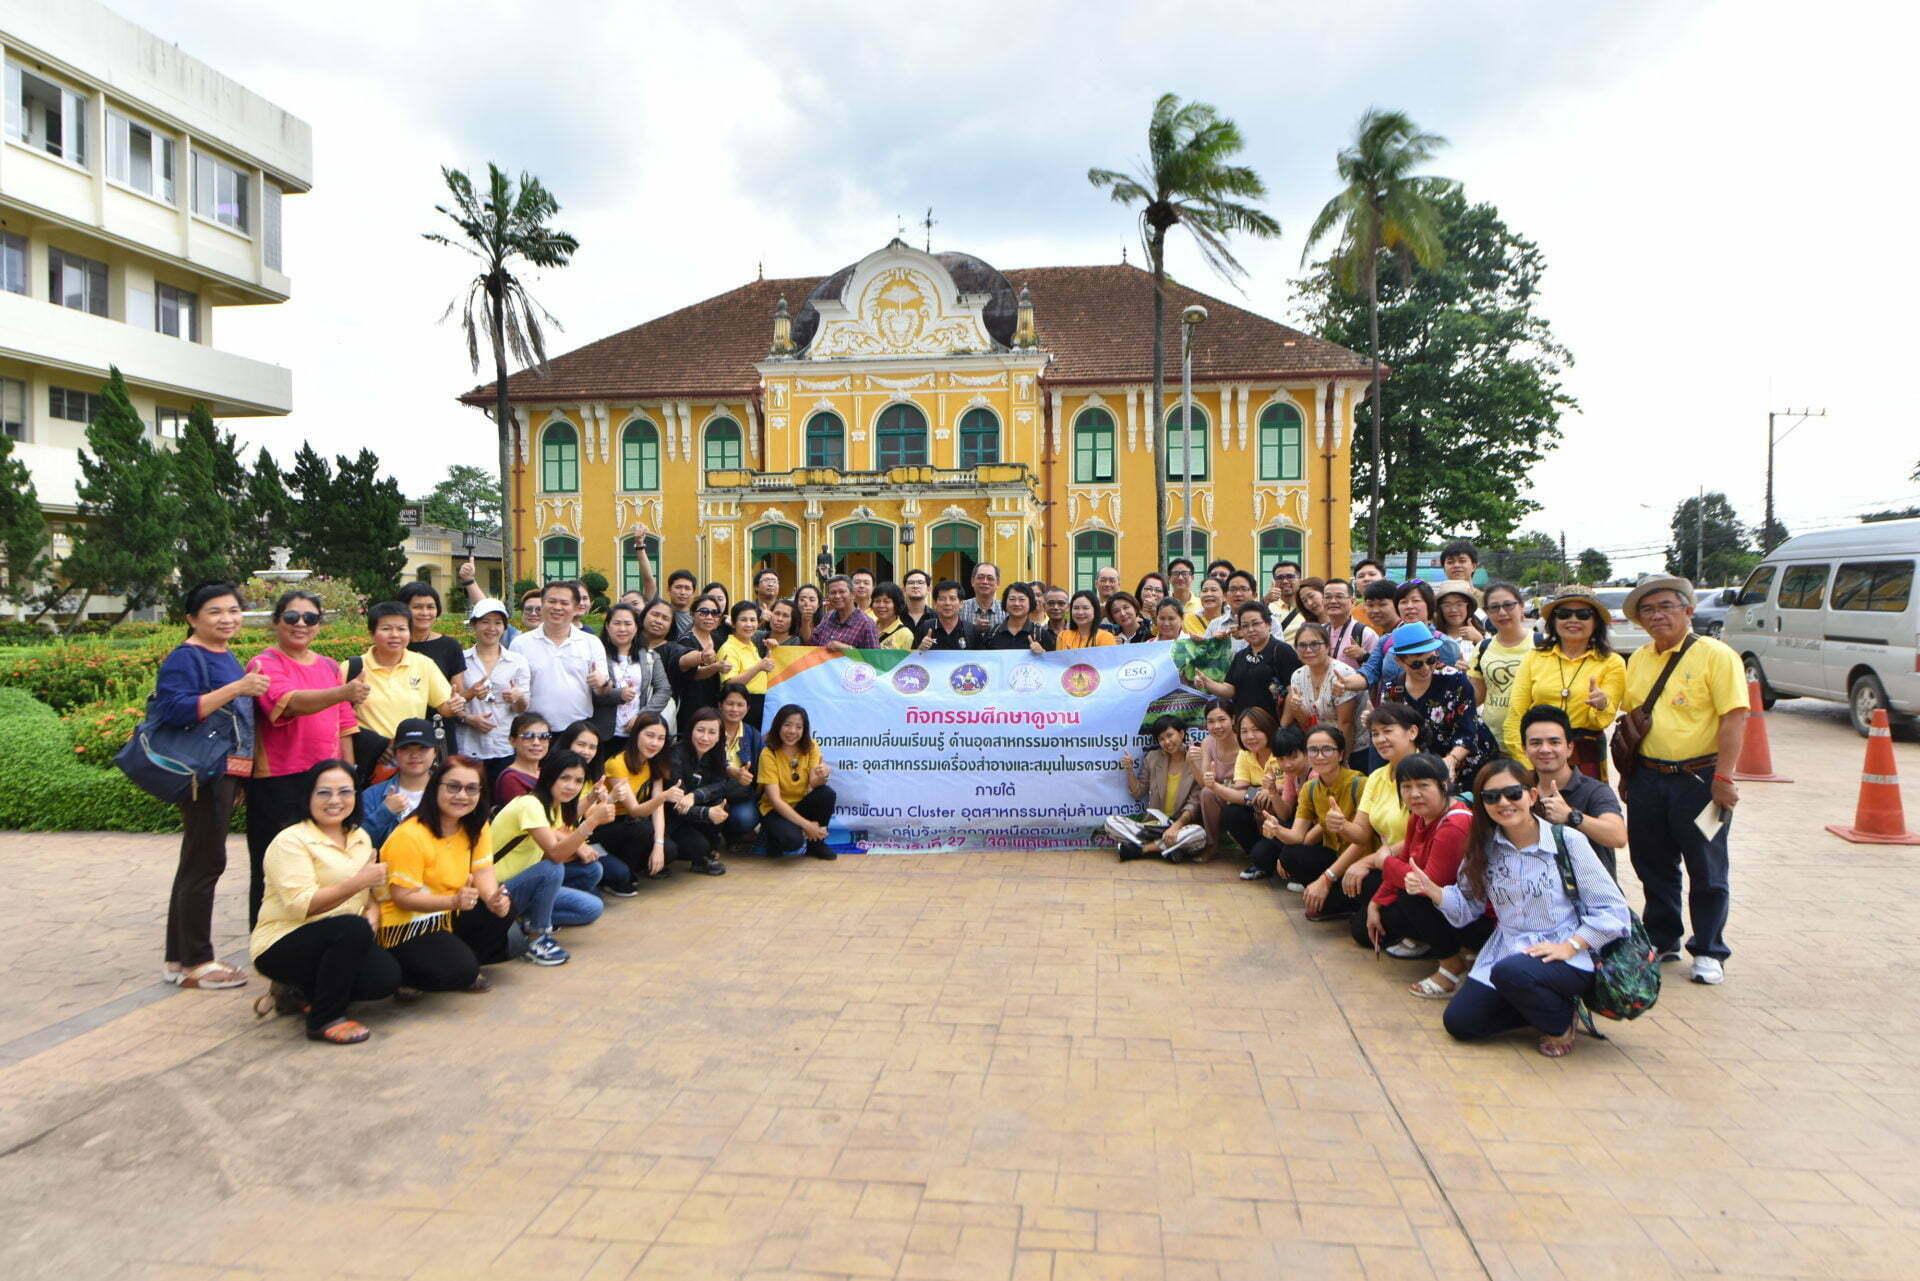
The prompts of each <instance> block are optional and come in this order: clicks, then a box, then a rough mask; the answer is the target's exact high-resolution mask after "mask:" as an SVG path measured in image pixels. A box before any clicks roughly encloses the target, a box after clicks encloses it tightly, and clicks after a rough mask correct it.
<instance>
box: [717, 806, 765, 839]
mask: <svg viewBox="0 0 1920 1281" xmlns="http://www.w3.org/2000/svg"><path fill="white" fill-rule="evenodd" d="M758 826H760V802H759V801H757V800H745V801H733V802H730V803H729V804H728V805H727V823H726V826H725V827H724V828H723V829H722V830H723V831H725V832H726V834H727V838H728V839H729V840H738V839H740V838H741V837H742V836H747V835H750V834H751V833H752V832H753V829H754V828H756V827H758Z"/></svg>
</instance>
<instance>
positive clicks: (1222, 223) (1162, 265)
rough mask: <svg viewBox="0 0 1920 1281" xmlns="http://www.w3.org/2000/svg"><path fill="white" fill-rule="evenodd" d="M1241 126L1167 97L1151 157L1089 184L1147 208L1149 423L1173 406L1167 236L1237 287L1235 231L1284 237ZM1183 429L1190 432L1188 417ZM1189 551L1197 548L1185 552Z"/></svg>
mask: <svg viewBox="0 0 1920 1281" xmlns="http://www.w3.org/2000/svg"><path fill="white" fill-rule="evenodd" d="M1243 145H1244V144H1243V140H1242V138H1241V137H1240V127H1239V126H1238V125H1236V124H1234V123H1233V121H1231V120H1227V119H1223V118H1222V117H1221V116H1220V114H1219V113H1218V112H1216V111H1215V110H1214V109H1213V108H1212V107H1211V106H1209V105H1207V104H1206V103H1204V102H1188V103H1182V102H1181V101H1180V99H1179V97H1178V96H1177V95H1175V94H1171V93H1164V94H1161V95H1160V99H1159V101H1158V102H1155V103H1154V104H1153V118H1152V119H1151V120H1150V121H1148V122H1147V159H1146V163H1145V164H1144V165H1142V166H1141V167H1140V168H1139V170H1138V171H1136V172H1135V173H1132V174H1124V173H1120V172H1118V171H1116V170H1113V169H1089V170H1087V181H1088V182H1090V183H1092V184H1093V185H1094V186H1096V187H1104V188H1106V189H1107V191H1108V192H1109V193H1110V194H1111V195H1112V196H1113V200H1114V203H1115V204H1122V205H1133V204H1137V205H1139V206H1140V243H1141V245H1142V247H1143V248H1144V249H1145V250H1146V254H1147V262H1148V264H1149V265H1150V266H1151V267H1152V269H1153V402H1152V407H1151V408H1150V409H1149V410H1148V413H1149V414H1150V415H1151V417H1150V418H1149V420H1148V421H1150V422H1154V423H1158V422H1159V420H1160V418H1161V408H1162V406H1163V405H1164V403H1165V399H1164V398H1165V388H1166V347H1167V326H1166V313H1167V293H1166V285H1167V257H1166V249H1167V232H1168V231H1169V230H1171V229H1172V228H1174V227H1176V226H1184V227H1186V229H1187V230H1188V231H1189V232H1191V233H1192V235H1193V238H1194V241H1195V242H1196V243H1197V244H1198V245H1199V246H1200V256H1201V257H1202V258H1204V259H1205V260H1206V263H1207V265H1208V266H1209V267H1211V268H1213V270H1214V271H1215V272H1216V273H1217V274H1218V275H1219V276H1220V277H1221V279H1223V280H1226V281H1228V282H1229V283H1237V282H1238V281H1239V280H1241V279H1244V278H1245V276H1246V274H1247V271H1246V268H1244V267H1242V266H1241V265H1240V262H1239V260H1238V259H1236V258H1235V257H1234V256H1233V253H1232V251H1231V250H1229V249H1228V248H1227V237H1228V236H1229V235H1230V234H1232V233H1234V232H1237V231H1238V232H1245V233H1247V234H1248V235H1252V236H1258V237H1261V238H1263V239H1265V238H1271V237H1273V236H1277V235H1279V234H1280V224H1279V223H1278V222H1277V221H1275V220H1274V219H1273V218H1272V217H1270V216H1268V215H1267V214H1266V213H1265V212H1263V211H1261V210H1259V209H1255V208H1254V207H1253V206H1251V205H1249V204H1244V203H1241V202H1243V201H1247V200H1259V199H1263V198H1264V197H1265V196H1266V194H1267V184H1266V183H1264V182H1262V181H1261V180H1260V175H1259V174H1257V173H1255V172H1254V171H1253V170H1251V169H1249V168H1247V167H1246V166H1245V165H1234V164H1228V163H1227V160H1228V158H1229V157H1231V156H1233V155H1235V154H1237V153H1238V152H1239V151H1240V149H1241V147H1242V146H1243ZM1181 428H1182V430H1187V424H1186V422H1185V419H1184V417H1183V418H1182V422H1181ZM1153 479H1154V530H1155V534H1154V537H1155V540H1156V545H1155V547H1154V551H1153V555H1154V563H1155V564H1159V563H1161V562H1162V561H1164V560H1166V559H1167V557H1166V554H1165V538H1166V529H1167V475H1166V448H1165V445H1164V443H1163V444H1162V446H1161V448H1159V449H1156V450H1155V451H1154V459H1153ZM1181 550H1182V551H1183V552H1189V553H1190V551H1191V549H1189V548H1186V547H1182V548H1181Z"/></svg>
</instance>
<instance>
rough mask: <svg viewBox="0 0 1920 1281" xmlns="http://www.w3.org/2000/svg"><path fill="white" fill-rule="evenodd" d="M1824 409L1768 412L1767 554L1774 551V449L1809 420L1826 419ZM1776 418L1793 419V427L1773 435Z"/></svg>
mask: <svg viewBox="0 0 1920 1281" xmlns="http://www.w3.org/2000/svg"><path fill="white" fill-rule="evenodd" d="M1826 416H1827V411H1826V410H1824V409H1769V410H1768V411H1767V518H1766V520H1765V521H1764V522H1763V523H1762V524H1761V526H1760V551H1761V554H1763V555H1764V554H1765V553H1767V552H1770V551H1772V550H1773V447H1774V446H1775V445H1776V444H1778V443H1779V442H1780V441H1782V440H1785V439H1786V438H1787V437H1789V436H1791V435H1793V433H1794V430H1795V429H1796V428H1798V427H1799V426H1800V424H1801V423H1804V422H1805V421H1807V419H1809V418H1825V417H1826ZM1776 418H1791V419H1793V420H1794V422H1793V426H1792V427H1789V428H1787V429H1786V430H1785V431H1783V432H1781V433H1780V435H1779V436H1778V437H1776V436H1775V435H1774V434H1773V421H1774V419H1776Z"/></svg>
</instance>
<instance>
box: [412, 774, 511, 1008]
mask: <svg viewBox="0 0 1920 1281" xmlns="http://www.w3.org/2000/svg"><path fill="white" fill-rule="evenodd" d="M486 786H487V781H486V768H485V767H484V766H483V765H481V764H480V762H479V761H476V760H474V759H473V758H472V757H469V756H449V757H447V759H446V760H444V761H442V762H441V763H440V766H439V768H438V769H436V770H434V772H433V777H432V778H431V779H429V780H428V782H427V790H426V793H425V794H424V795H423V796H421V798H420V807H419V808H418V809H416V810H414V812H413V815H412V817H410V818H408V819H407V821H406V822H404V823H402V824H401V825H400V826H399V827H396V828H394V829H393V835H391V836H389V837H388V838H387V842H386V844H385V845H382V846H381V847H380V857H381V859H382V861H384V862H385V863H386V865H387V895H386V901H385V903H384V905H383V906H382V908H381V911H380V946H382V947H384V948H386V949H387V950H388V951H389V952H391V953H393V959H394V960H396V961H398V962H399V963H400V974H401V982H402V983H403V984H404V985H405V986H404V987H403V988H402V989H401V991H402V994H403V995H404V994H406V992H407V991H408V990H409V989H411V990H413V991H416V992H462V991H464V992H485V991H487V990H488V989H489V988H491V987H492V986H493V984H492V983H490V982H489V981H488V980H487V976H486V975H484V974H482V973H481V972H480V967H481V966H482V965H492V964H494V963H495V962H498V961H504V960H506V959H507V928H508V926H509V924H510V923H511V918H512V913H513V900H512V899H511V898H510V897H509V896H508V895H507V892H506V891H505V890H504V889H502V888H501V887H500V883H499V882H498V881H497V880H496V879H495V878H494V875H493V847H492V845H491V844H490V843H489V839H488V834H487V817H486V814H487V812H486V808H485V807H484V806H483V805H482V804H481V803H480V798H481V796H482V795H483V794H484V793H485V791H486Z"/></svg>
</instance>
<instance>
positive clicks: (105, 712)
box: [60, 698, 147, 769]
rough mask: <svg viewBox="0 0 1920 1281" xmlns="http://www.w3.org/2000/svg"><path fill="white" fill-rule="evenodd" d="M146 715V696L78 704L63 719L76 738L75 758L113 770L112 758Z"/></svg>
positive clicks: (68, 731) (125, 743)
mask: <svg viewBox="0 0 1920 1281" xmlns="http://www.w3.org/2000/svg"><path fill="white" fill-rule="evenodd" d="M146 714H147V708H146V700H145V699H144V698H142V699H139V700H137V701H132V702H129V701H128V700H127V699H125V698H106V699H101V700H100V701H99V702H97V703H88V704H87V705H86V706H85V707H76V708H75V709H74V710H72V711H71V712H68V713H67V714H66V715H65V716H62V717H61V718H60V723H61V724H62V725H64V726H66V727H67V733H68V734H69V735H70V736H71V737H72V739H73V758H74V759H75V760H77V761H83V762H85V763H86V764H88V765H92V766H95V767H97V768H101V769H111V768H112V767H113V758H114V757H115V756H116V755H118V754H119V751H120V749H121V748H123V747H125V746H126V745H127V740H128V739H130V738H132V737H133V731H134V730H136V729H138V728H140V721H141V719H142V718H143V717H144V716H145V715H146Z"/></svg>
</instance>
